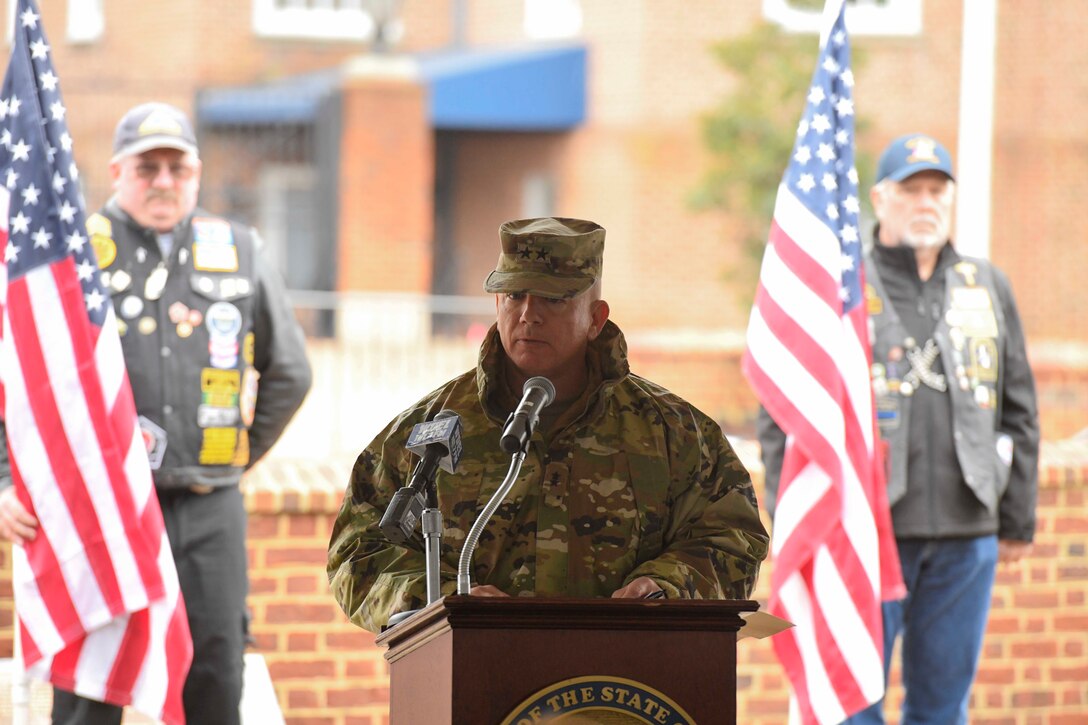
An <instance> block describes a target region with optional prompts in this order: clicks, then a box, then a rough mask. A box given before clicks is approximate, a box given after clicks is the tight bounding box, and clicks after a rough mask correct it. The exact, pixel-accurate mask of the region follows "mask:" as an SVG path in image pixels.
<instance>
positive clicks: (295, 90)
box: [196, 68, 340, 126]
mask: <svg viewBox="0 0 1088 725" xmlns="http://www.w3.org/2000/svg"><path fill="white" fill-rule="evenodd" d="M339 87H340V69H339V68H329V69H325V70H321V71H317V72H314V73H305V74H302V75H296V76H290V77H288V78H283V79H280V80H276V81H271V82H269V83H262V84H256V85H250V86H238V87H234V88H209V89H206V90H203V91H201V92H200V94H199V96H198V97H197V103H196V116H197V119H198V122H199V123H201V124H207V125H211V126H232V125H271V124H308V123H313V121H314V119H315V118H316V117H317V107H318V105H319V104H320V103H321V101H322V99H324V98H325V97H326V96H328V95H329V94H331V93H333V92H335V91H337V90H338V89H339Z"/></svg>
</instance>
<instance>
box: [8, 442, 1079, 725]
mask: <svg viewBox="0 0 1088 725" xmlns="http://www.w3.org/2000/svg"><path fill="white" fill-rule="evenodd" d="M738 452H739V453H740V455H741V457H742V459H744V460H745V462H746V463H747V464H748V465H749V467H750V468H751V469H752V471H753V475H754V477H755V478H756V479H757V492H758V493H760V494H761V493H762V492H761V490H760V489H761V486H760V482H759V475H758V474H759V469H758V463H757V462H756V461H757V458H758V455H757V451H756V448H755V446H754V444H751V443H741V444H739V445H738ZM349 466H350V463H347V462H344V461H338V462H336V463H333V464H308V465H298V464H292V463H287V462H283V461H275V460H273V461H269V462H267V463H263V464H261V466H259V467H258V468H257V469H255V470H254V471H253V472H252V474H251V475H250V476H249V478H248V479H247V482H246V486H247V506H248V508H249V511H250V524H249V548H250V566H251V572H250V577H251V584H252V587H251V594H250V599H249V601H250V606H251V608H252V611H253V626H252V629H253V634H254V636H255V637H256V640H257V646H256V650H257V651H258V652H260V653H261V654H262V655H263V656H264V657H265V660H266V662H267V664H268V667H269V671H270V673H271V676H272V681H273V684H274V686H275V690H276V694H277V697H278V700H279V703H280V706H281V707H282V708H283V711H284V714H285V716H286V718H287V722H288V723H290V724H291V725H383V724H384V723H386V722H387V719H386V718H387V709H388V671H387V669H386V666H385V661H384V659H383V658H382V651H380V650H379V649H377V648H376V647H375V646H374V644H373V641H374V638H373V636H372V635H370V634H369V633H366V632H364V631H362V630H360V629H357V628H356V627H354V626H352V625H350V624H348V623H347V622H346V621H345V617H344V615H343V614H342V613H341V611H340V610H339V608H338V607H337V606H336V604H335V603H334V602H333V601H332V598H331V596H330V595H329V593H328V589H327V585H326V583H325V574H324V564H325V551H326V546H327V543H328V538H329V532H330V526H331V521H332V518H333V516H334V515H335V512H336V510H337V509H338V507H339V504H340V500H341V495H342V491H343V488H344V486H345V485H346V481H347V476H348V472H349ZM1038 514H1039V516H1038V518H1039V526H1038V535H1037V537H1036V545H1035V551H1034V553H1033V554H1032V556H1031V557H1029V558H1028V559H1027V560H1026V561H1025V562H1024V563H1022V564H1021V565H1020V566H1019V567H1018V568H1016V569H1003V570H1001V571H1000V572H999V575H998V581H997V585H996V587H995V589H994V596H993V611H992V614H991V617H990V626H989V630H988V633H987V637H986V642H985V646H984V653H983V659H982V664H981V667H980V672H979V677H978V682H977V684H976V686H975V690H974V696H973V701H972V707H971V722H972V723H976V724H978V725H1035V724H1039V725H1074V723H1076V724H1078V725H1079V723H1082V722H1084V721H1085V719H1086V718H1088V690H1086V689H1085V684H1084V683H1085V682H1088V640H1086V638H1085V634H1084V633H1085V631H1088V559H1086V556H1088V553H1086V549H1085V540H1086V538H1088V443H1086V442H1084V441H1081V442H1064V443H1050V444H1045V445H1044V455H1043V468H1042V476H1041V484H1040V495H1039V510H1038ZM770 570H771V565H770V564H767V565H765V566H764V568H763V571H762V572H761V574H760V581H759V585H758V587H757V590H756V598H757V599H758V600H760V601H761V602H766V597H767V595H768V587H769V585H770ZM10 577H11V574H10V549H9V547H7V546H4V547H0V593H2V594H3V595H4V596H3V597H2V599H0V657H6V656H10V654H11V617H12V604H11V598H10V594H11V578H10ZM738 662H739V665H738V671H737V677H738V707H739V712H740V713H741V718H740V721H741V722H744V723H746V725H781V723H783V722H785V720H786V697H787V695H786V690H785V682H784V679H783V677H782V673H781V669H780V668H779V666H778V664H777V661H776V660H775V659H774V656H773V653H772V650H771V646H770V642H769V641H766V640H764V641H754V640H745V641H743V642H741V643H740V644H739V646H738ZM897 677H898V673H897V672H893V682H897ZM901 696H902V694H901V690H900V688H899V687H898V684H895V685H894V686H893V688H892V690H891V694H890V700H891V701H892V702H896V703H898V702H899V701H900V699H901ZM895 721H896V720H895V719H894V718H893V719H892V720H891V722H893V723H894V722H895Z"/></svg>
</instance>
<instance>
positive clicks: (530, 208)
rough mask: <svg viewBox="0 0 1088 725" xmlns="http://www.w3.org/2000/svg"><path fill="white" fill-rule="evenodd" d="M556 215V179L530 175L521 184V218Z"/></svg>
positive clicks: (542, 175) (543, 175) (545, 175)
mask: <svg viewBox="0 0 1088 725" xmlns="http://www.w3.org/2000/svg"><path fill="white" fill-rule="evenodd" d="M553 214H555V179H553V178H552V177H551V176H549V175H548V174H539V173H538V174H529V175H528V176H526V177H525V178H524V179H523V180H522V182H521V216H522V217H523V218H525V219H534V218H536V217H542V216H551V215H553Z"/></svg>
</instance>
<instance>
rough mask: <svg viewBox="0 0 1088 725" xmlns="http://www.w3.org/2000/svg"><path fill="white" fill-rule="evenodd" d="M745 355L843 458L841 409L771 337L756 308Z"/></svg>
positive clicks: (750, 325) (787, 350) (776, 339)
mask: <svg viewBox="0 0 1088 725" xmlns="http://www.w3.org/2000/svg"><path fill="white" fill-rule="evenodd" d="M748 353H749V355H750V357H751V358H752V360H753V361H755V363H756V365H757V366H758V367H759V368H760V369H761V370H763V371H764V373H765V374H766V375H767V377H769V378H771V379H772V380H774V381H775V383H776V384H777V385H778V387H779V389H781V391H782V395H783V396H785V398H786V399H787V400H789V401H790V403H792V404H793V406H794V407H795V408H797V410H798V412H799V413H800V414H801V415H802V416H803V417H804V418H805V419H807V420H810V421H819V428H818V430H817V432H818V433H819V434H820V436H821V437H822V438H824V439H825V440H827V442H828V444H829V445H831V446H832V448H833V449H834V450H835V454H836V455H837V456H838V457H839V458H845V452H844V451H843V449H842V440H843V435H844V434H843V414H842V409H841V408H840V407H839V406H838V404H837V403H836V402H835V400H834V399H833V398H832V397H831V395H830V394H829V393H828V391H827V389H826V388H824V387H823V386H822V385H821V384H820V383H819V381H817V380H816V379H815V378H813V377H812V374H811V373H810V372H809V371H808V370H807V369H806V368H805V366H804V365H803V364H802V363H801V361H799V360H798V359H797V358H796V357H795V356H794V353H793V351H791V350H790V349H789V348H788V347H786V346H785V345H783V344H782V341H781V340H779V339H778V338H777V337H776V336H775V334H774V332H772V331H771V329H770V327H768V326H767V323H766V321H765V320H764V319H763V315H762V314H761V313H760V311H759V308H758V307H753V308H752V317H751V321H750V322H749V324H748Z"/></svg>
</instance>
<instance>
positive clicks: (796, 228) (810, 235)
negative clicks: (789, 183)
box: [774, 186, 842, 279]
mask: <svg viewBox="0 0 1088 725" xmlns="http://www.w3.org/2000/svg"><path fill="white" fill-rule="evenodd" d="M774 220H775V223H777V224H778V226H779V228H780V229H781V230H782V231H783V232H785V233H786V236H788V237H789V238H790V240H792V241H793V243H794V244H796V245H797V246H798V247H799V248H800V249H802V250H803V251H804V252H805V254H807V255H808V256H809V257H810V258H811V259H812V261H813V262H815V263H816V264H818V265H819V266H820V267H821V268H822V269H823V270H824V272H826V273H827V276H828V277H830V278H831V279H841V278H842V267H841V264H842V263H841V261H840V260H841V256H842V245H841V244H840V242H839V238H838V237H836V236H835V233H834V232H832V231H831V229H830V228H829V227H828V226H827V225H826V224H824V223H823V222H822V221H821V220H820V219H818V218H817V217H816V216H815V215H814V214H813V213H812V212H811V211H809V209H808V207H806V206H805V205H804V204H802V203H801V201H800V200H799V199H798V198H797V197H796V196H794V195H793V192H791V191H790V190H789V187H786V186H779V187H778V197H777V198H776V199H775V204H774Z"/></svg>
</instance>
